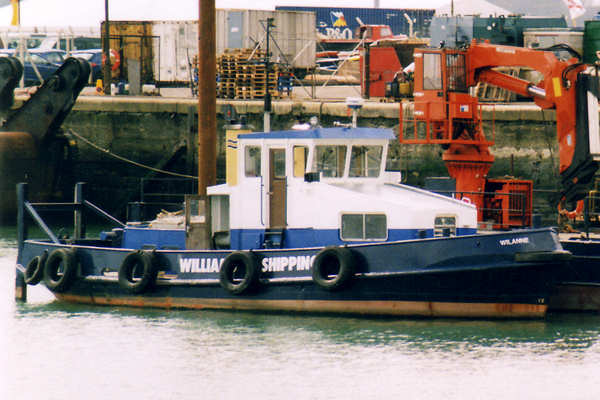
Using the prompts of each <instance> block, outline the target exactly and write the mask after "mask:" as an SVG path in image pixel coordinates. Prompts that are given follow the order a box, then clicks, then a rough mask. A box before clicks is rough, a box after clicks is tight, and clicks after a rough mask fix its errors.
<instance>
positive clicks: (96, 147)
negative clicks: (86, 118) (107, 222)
mask: <svg viewBox="0 0 600 400" xmlns="http://www.w3.org/2000/svg"><path fill="white" fill-rule="evenodd" d="M69 133H70V134H71V135H73V136H75V137H76V138H78V139H80V140H82V141H83V142H85V143H86V144H88V145H89V146H91V147H93V148H94V149H96V150H98V151H101V152H103V153H104V154H107V155H109V156H111V157H114V158H116V159H117V160H120V161H123V162H126V163H129V164H133V165H135V166H137V167H141V168H145V169H148V170H150V171H154V172H159V173H161V174H167V175H173V176H178V177H180V178H190V179H198V177H197V176H193V175H186V174H179V173H177V172H171V171H165V170H162V169H158V168H154V167H151V166H149V165H144V164H140V163H139V162H136V161H133V160H130V159H128V158H125V157H123V156H120V155H118V154H115V153H113V152H111V151H110V150H108V149H105V148H102V147H100V146H98V145H97V144H95V143H93V142H91V141H89V140H88V139H86V138H84V137H83V136H81V135H80V134H78V133H76V132H75V131H74V130H72V129H69Z"/></svg>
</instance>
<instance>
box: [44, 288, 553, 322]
mask: <svg viewBox="0 0 600 400" xmlns="http://www.w3.org/2000/svg"><path fill="white" fill-rule="evenodd" d="M55 296H56V298H57V299H59V300H61V301H66V302H71V303H85V304H95V305H105V306H130V307H151V308H165V309H170V308H181V309H196V310H201V309H213V310H245V311H292V312H308V313H334V314H361V315H388V316H424V317H461V318H462V317H464V318H542V317H544V316H545V314H546V310H547V306H546V305H543V304H540V305H535V304H507V303H445V302H425V301H423V302H419V301H352V300H345V301H334V300H251V299H194V298H172V297H161V298H155V297H143V296H132V297H96V296H94V297H92V296H80V295H72V294H59V293H56V294H55Z"/></svg>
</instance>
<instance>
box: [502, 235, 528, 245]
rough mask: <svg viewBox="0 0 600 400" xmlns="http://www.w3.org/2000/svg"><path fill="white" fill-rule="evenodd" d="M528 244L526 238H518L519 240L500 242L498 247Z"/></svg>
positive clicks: (503, 240)
mask: <svg viewBox="0 0 600 400" xmlns="http://www.w3.org/2000/svg"><path fill="white" fill-rule="evenodd" d="M528 243H529V238H528V237H519V238H512V239H502V240H500V246H513V245H515V244H528Z"/></svg>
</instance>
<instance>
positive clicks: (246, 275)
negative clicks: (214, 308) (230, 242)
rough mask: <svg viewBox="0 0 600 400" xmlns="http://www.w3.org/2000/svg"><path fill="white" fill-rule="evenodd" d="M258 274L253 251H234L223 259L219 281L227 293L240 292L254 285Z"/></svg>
mask: <svg viewBox="0 0 600 400" xmlns="http://www.w3.org/2000/svg"><path fill="white" fill-rule="evenodd" d="M242 273H243V276H241V274H242ZM259 275H260V271H259V270H258V261H257V259H256V256H255V255H254V253H252V252H247V251H235V252H233V253H231V254H230V255H228V256H227V257H226V258H225V260H224V261H223V264H222V265H221V269H220V270H219V281H220V283H221V287H222V288H223V289H225V290H227V291H228V292H229V293H232V294H242V293H244V292H247V291H249V290H251V289H253V288H254V287H255V286H256V284H257V282H258V278H259Z"/></svg>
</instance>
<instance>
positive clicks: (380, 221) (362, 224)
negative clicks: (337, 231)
mask: <svg viewBox="0 0 600 400" xmlns="http://www.w3.org/2000/svg"><path fill="white" fill-rule="evenodd" d="M341 237H342V240H385V239H387V218H386V216H385V214H343V215H342V229H341Z"/></svg>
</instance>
